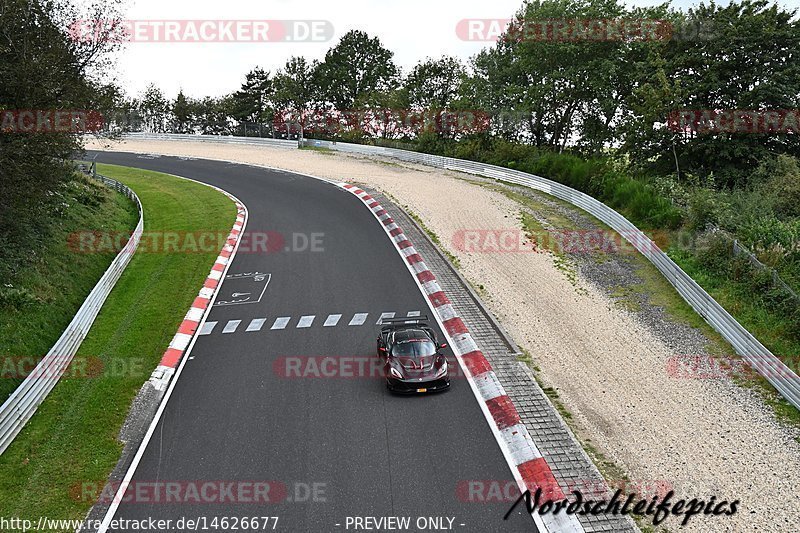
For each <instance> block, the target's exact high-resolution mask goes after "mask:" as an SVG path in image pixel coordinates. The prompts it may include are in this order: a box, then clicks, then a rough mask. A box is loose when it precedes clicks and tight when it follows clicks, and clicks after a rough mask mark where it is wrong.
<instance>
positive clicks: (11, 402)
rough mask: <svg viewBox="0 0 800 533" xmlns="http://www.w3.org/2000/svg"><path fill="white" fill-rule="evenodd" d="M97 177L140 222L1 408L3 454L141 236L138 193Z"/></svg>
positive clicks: (70, 353) (62, 365)
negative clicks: (134, 211)
mask: <svg viewBox="0 0 800 533" xmlns="http://www.w3.org/2000/svg"><path fill="white" fill-rule="evenodd" d="M95 178H96V179H97V180H99V181H101V182H103V183H104V184H106V185H107V186H109V187H111V188H113V189H115V190H117V191H119V192H121V193H122V194H124V195H126V196H127V197H128V198H130V199H131V200H133V201H134V202H136V205H137V207H138V209H139V223H138V224H137V225H136V229H135V230H134V231H133V234H132V235H131V238H130V240H129V241H128V243H127V244H126V245H125V248H123V249H122V251H121V252H120V253H119V254H117V257H115V258H114V261H113V262H112V263H111V265H110V266H109V267H108V269H107V270H106V271H105V273H104V274H103V277H101V278H100V281H98V282H97V285H95V286H94V288H93V289H92V292H90V293H89V296H87V297H86V300H85V301H84V302H83V305H81V307H80V309H78V312H77V313H76V314H75V317H74V318H73V319H72V322H70V323H69V325H68V326H67V329H65V330H64V333H62V334H61V337H60V338H59V339H58V341H56V343H55V344H54V345H53V347H52V348H51V349H50V351H49V352H47V355H46V356H45V357H44V358H43V359H42V360H41V361H40V362H39V364H38V365H37V366H36V368H35V369H34V370H32V371H31V373H30V374H29V375H28V377H27V378H25V380H24V381H23V382H22V383H20V385H19V387H17V389H16V390H15V391H14V392H13V393H12V394H11V396H9V397H8V399H7V400H6V401H5V403H3V405H2V407H0V454H2V453H3V452H4V451H5V450H6V448H8V446H9V444H11V442H12V441H13V440H14V437H16V436H17V434H18V433H19V432H20V431H21V430H22V428H23V427H24V426H25V424H26V423H27V422H28V420H30V419H31V417H32V416H33V414H34V413H35V412H36V410H37V409H38V408H39V405H41V403H42V402H43V401H44V399H45V398H47V395H48V394H50V391H51V390H52V389H53V387H55V385H56V383H58V380H59V378H60V377H61V375H62V374H63V372H64V371H65V370H66V368H67V366H68V365H69V364H70V362H72V358H73V357H74V355H75V353H76V352H77V351H78V348H79V347H80V345H81V343H82V342H83V339H84V338H85V337H86V334H87V333H89V329H90V328H91V327H92V324H93V323H94V320H95V318H96V317H97V314H98V313H99V312H100V308H101V307H102V306H103V303H104V302H105V301H106V298H107V297H108V295H109V293H111V289H113V288H114V285H115V284H116V282H117V280H118V279H119V277H120V276H121V275H122V272H123V271H124V270H125V267H127V266H128V263H130V261H131V258H132V257H133V254H134V253H135V252H136V248H137V247H138V246H139V241H140V240H141V238H142V230H143V228H144V214H143V212H142V204H141V202H140V201H139V197H138V196H136V193H134V192H133V191H132V190H131V189H129V188H128V187H127V186H125V185H123V184H122V183H120V182H118V181H115V180H112V179H110V178H106V177H104V176H95Z"/></svg>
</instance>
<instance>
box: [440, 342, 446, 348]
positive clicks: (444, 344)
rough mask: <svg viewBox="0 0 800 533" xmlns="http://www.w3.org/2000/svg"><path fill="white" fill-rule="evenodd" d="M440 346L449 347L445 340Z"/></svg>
mask: <svg viewBox="0 0 800 533" xmlns="http://www.w3.org/2000/svg"><path fill="white" fill-rule="evenodd" d="M439 348H447V343H446V342H443V343H442V344H440V345H439Z"/></svg>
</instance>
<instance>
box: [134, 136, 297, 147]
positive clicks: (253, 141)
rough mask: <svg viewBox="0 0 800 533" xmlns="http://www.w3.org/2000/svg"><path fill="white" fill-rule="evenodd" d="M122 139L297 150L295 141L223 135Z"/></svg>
mask: <svg viewBox="0 0 800 533" xmlns="http://www.w3.org/2000/svg"><path fill="white" fill-rule="evenodd" d="M122 138H123V139H131V140H142V141H193V142H204V143H224V144H243V145H254V146H274V147H278V148H297V141H292V140H288V139H270V138H268V137H233V136H223V135H194V134H184V133H127V134H125V135H123V136H122Z"/></svg>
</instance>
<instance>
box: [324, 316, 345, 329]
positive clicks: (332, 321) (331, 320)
mask: <svg viewBox="0 0 800 533" xmlns="http://www.w3.org/2000/svg"><path fill="white" fill-rule="evenodd" d="M341 318H342V315H328V318H327V319H326V320H325V323H324V324H323V326H324V327H326V328H329V327H332V326H335V325H336V324H338V323H339V320H341Z"/></svg>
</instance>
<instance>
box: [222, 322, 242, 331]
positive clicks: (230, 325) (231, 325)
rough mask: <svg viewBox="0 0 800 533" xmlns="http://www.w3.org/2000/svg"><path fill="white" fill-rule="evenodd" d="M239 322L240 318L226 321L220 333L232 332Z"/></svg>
mask: <svg viewBox="0 0 800 533" xmlns="http://www.w3.org/2000/svg"><path fill="white" fill-rule="evenodd" d="M241 323H242V321H241V320H229V321H228V323H227V324H225V329H223V330H222V333H233V332H234V331H236V328H238V327H239V324H241Z"/></svg>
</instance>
